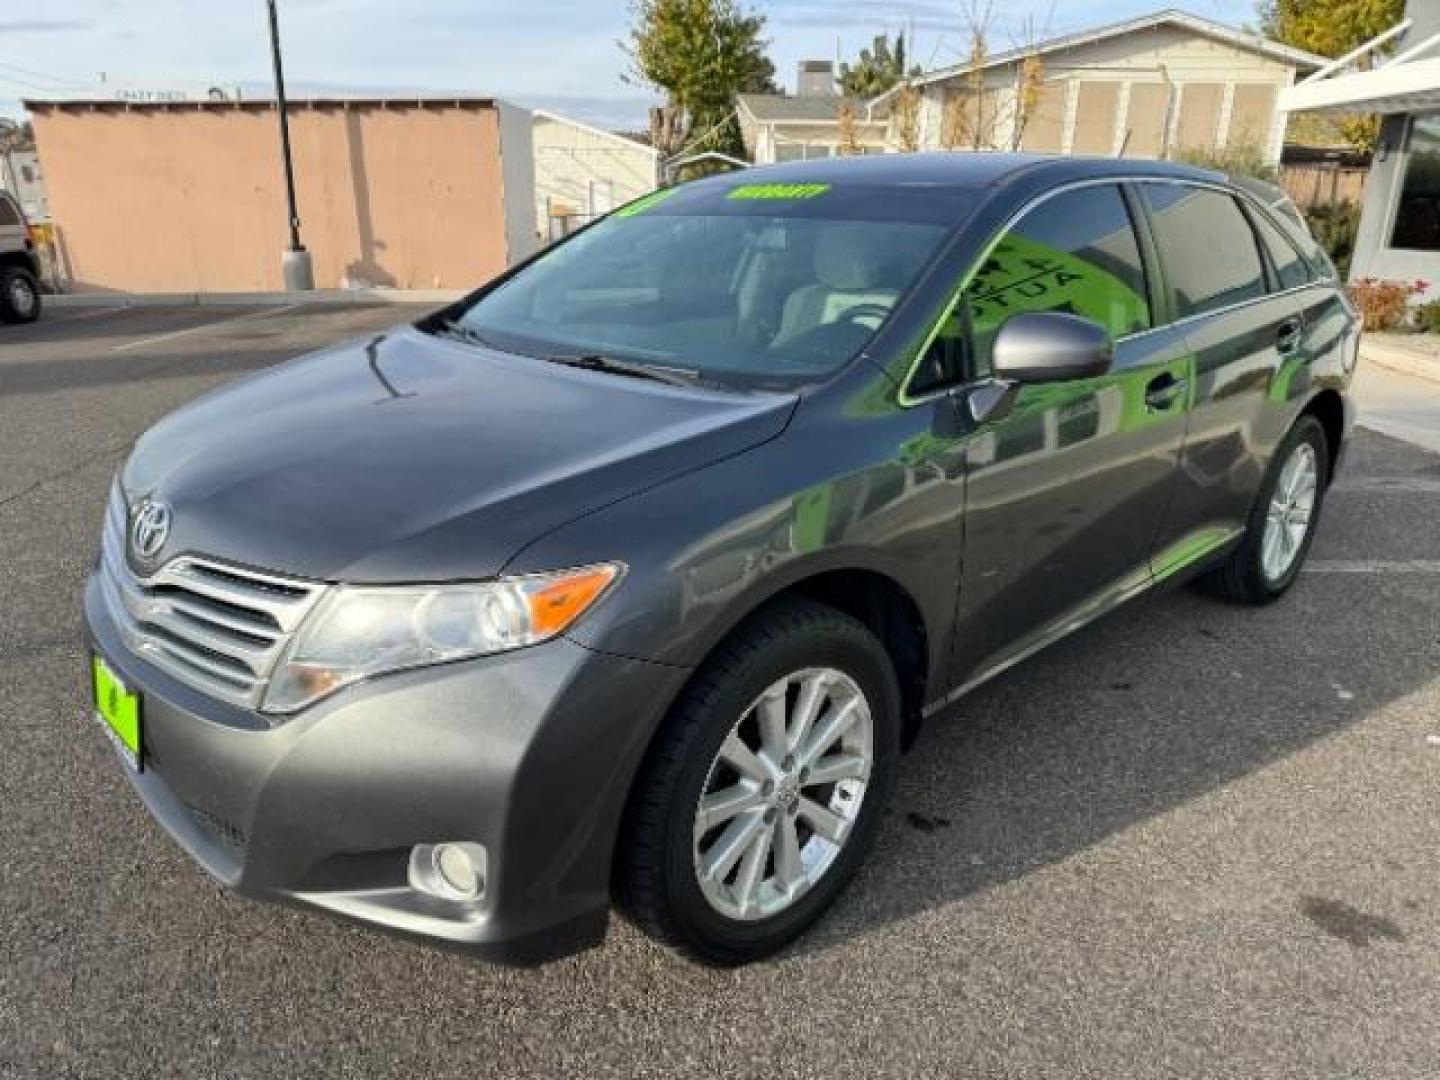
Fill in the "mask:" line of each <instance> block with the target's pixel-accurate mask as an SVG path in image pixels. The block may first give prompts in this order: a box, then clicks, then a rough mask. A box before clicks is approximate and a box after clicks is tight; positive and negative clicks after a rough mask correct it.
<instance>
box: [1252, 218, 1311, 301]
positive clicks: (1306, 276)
mask: <svg viewBox="0 0 1440 1080" xmlns="http://www.w3.org/2000/svg"><path fill="white" fill-rule="evenodd" d="M1251 217H1253V218H1254V219H1255V231H1256V232H1258V233H1259V234H1260V242H1261V243H1262V244H1264V245H1265V250H1266V252H1267V253H1269V255H1270V265H1271V266H1273V267H1274V268H1275V277H1276V283H1277V285H1278V286H1279V288H1280V289H1281V290H1282V291H1283V290H1285V289H1297V288H1299V287H1300V286H1301V285H1307V284H1309V283H1310V281H1312V280H1313V278H1314V274H1313V272H1312V271H1311V269H1310V264H1309V263H1307V262H1306V261H1305V260H1304V258H1302V257H1301V255H1300V253H1299V252H1298V251H1296V250H1295V245H1294V244H1292V243H1290V241H1289V240H1287V239H1286V238H1285V236H1284V235H1283V234H1282V233H1281V232H1280V230H1279V229H1278V228H1277V227H1276V226H1275V225H1274V224H1273V223H1272V222H1271V221H1270V219H1269V218H1267V217H1266V216H1265V215H1264V214H1252V215H1251Z"/></svg>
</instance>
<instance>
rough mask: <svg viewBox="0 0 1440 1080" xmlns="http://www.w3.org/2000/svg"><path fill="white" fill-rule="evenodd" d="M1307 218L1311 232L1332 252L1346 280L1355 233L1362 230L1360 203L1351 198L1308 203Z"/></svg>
mask: <svg viewBox="0 0 1440 1080" xmlns="http://www.w3.org/2000/svg"><path fill="white" fill-rule="evenodd" d="M1305 220H1306V221H1307V222H1308V223H1309V225H1310V232H1311V233H1313V234H1314V236H1315V239H1316V240H1317V241H1318V242H1319V244H1320V246H1321V247H1322V248H1324V249H1325V252H1326V254H1328V255H1329V256H1330V261H1331V262H1333V263H1334V264H1335V269H1336V270H1337V271H1338V272H1339V274H1340V280H1341V281H1344V280H1345V279H1346V278H1347V277H1349V276H1350V259H1351V257H1352V256H1353V255H1354V254H1355V234H1356V233H1357V232H1359V230H1360V207H1359V205H1358V204H1356V203H1353V202H1351V201H1350V200H1349V199H1341V200H1340V201H1339V202H1333V203H1317V204H1316V205H1315V206H1311V207H1307V208H1306V210H1305Z"/></svg>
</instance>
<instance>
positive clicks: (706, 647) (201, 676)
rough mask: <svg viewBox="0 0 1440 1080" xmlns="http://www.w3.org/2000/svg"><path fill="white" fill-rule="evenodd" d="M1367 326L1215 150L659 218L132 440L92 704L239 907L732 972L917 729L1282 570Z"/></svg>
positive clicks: (901, 180)
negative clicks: (679, 953) (969, 699)
mask: <svg viewBox="0 0 1440 1080" xmlns="http://www.w3.org/2000/svg"><path fill="white" fill-rule="evenodd" d="M1257 191H1260V194H1257ZM1277 207H1278V209H1277ZM1357 342H1358V333H1357V326H1356V318H1355V313H1354V311H1353V309H1352V308H1351V307H1350V305H1349V303H1348V301H1347V300H1346V298H1345V296H1344V294H1343V292H1342V290H1341V289H1340V287H1339V285H1338V284H1337V281H1336V277H1335V271H1334V269H1333V267H1332V266H1331V265H1330V263H1329V261H1328V260H1327V259H1326V258H1325V256H1324V255H1323V254H1322V253H1321V252H1320V251H1319V250H1318V249H1317V247H1316V245H1315V243H1314V241H1313V240H1312V239H1311V238H1310V236H1309V235H1308V234H1307V233H1306V232H1305V230H1304V228H1303V226H1301V225H1299V224H1298V222H1297V221H1295V220H1294V219H1293V218H1292V217H1291V216H1290V215H1289V214H1288V213H1286V212H1285V206H1284V203H1283V201H1281V202H1277V201H1275V200H1272V199H1268V198H1266V197H1264V194H1263V191H1261V189H1257V188H1255V187H1253V186H1240V185H1237V184H1232V183H1230V182H1229V181H1228V180H1227V179H1226V178H1225V177H1222V176H1220V175H1217V174H1214V173H1210V172H1204V171H1199V170H1196V169H1191V168H1186V167H1180V166H1172V165H1167V164H1161V163H1154V162H1138V161H1136V162H1122V161H1102V160H1083V159H1049V158H1039V157H1023V156H992V155H983V154H974V155H970V154H949V155H936V156H929V155H896V156H886V157H868V158H853V159H849V160H840V161H827V162H823V163H821V162H813V163H808V164H796V165H787V166H781V167H778V168H773V169H765V170H752V171H748V172H743V173H738V174H731V175H728V176H720V177H713V178H710V179H706V180H703V181H698V182H695V183H691V184H685V185H683V186H680V187H676V188H671V189H667V190H662V191H659V192H656V193H654V194H652V195H650V196H647V197H645V198H643V199H641V200H639V201H637V202H634V203H632V204H630V205H628V206H626V207H623V208H622V209H620V210H618V211H616V212H614V213H612V214H610V215H609V216H608V217H607V218H605V219H604V220H602V221H600V222H599V223H597V224H595V225H593V226H591V227H590V228H588V229H586V230H584V231H583V232H581V233H578V234H577V235H575V236H574V237H573V238H571V239H569V240H568V241H566V242H564V243H562V244H560V245H558V246H556V247H553V248H551V249H549V250H548V251H546V252H544V253H543V254H541V255H540V256H539V257H537V258H535V259H533V260H532V261H530V262H529V263H527V264H525V265H522V266H520V267H518V268H516V269H515V270H513V271H512V272H510V273H509V274H507V275H506V276H504V277H501V278H499V279H497V280H495V281H493V282H491V283H490V284H488V285H486V286H485V287H483V288H482V289H480V290H479V291H477V292H475V293H473V294H472V295H470V296H468V297H466V298H465V299H464V300H462V301H460V302H458V303H455V304H454V305H452V306H450V307H448V308H446V309H444V310H443V311H440V312H438V313H437V314H435V315H433V316H430V317H428V318H426V319H424V320H422V321H421V322H419V323H418V324H416V325H406V326H400V327H397V328H396V329H394V330H392V331H390V332H387V333H384V334H381V335H379V336H377V337H374V338H372V339H370V340H365V341H356V342H351V343H347V344H343V345H339V346H336V347H334V348H329V349H325V350H323V351H321V352H318V353H315V354H313V355H311V356H307V357H305V358H303V359H299V360H296V361H294V362H293V363H289V364H286V365H284V366H282V367H279V368H276V369H273V370H270V371H266V372H263V373H261V374H258V375H256V376H254V377H251V378H249V379H246V380H244V381H242V382H240V383H237V384H235V385H231V386H228V387H226V388H224V389H222V390H220V391H218V392H216V393H213V394H210V395H208V396H207V397H204V398H202V399H201V400H199V401H196V402H194V403H193V404H190V405H188V406H187V407H185V408H182V409H181V410H180V411H178V412H176V413H175V414H174V415H172V416H170V417H169V418H168V419H166V420H164V421H163V422H161V423H160V424H158V425H156V426H155V427H154V428H153V429H151V430H150V431H149V432H147V433H146V434H145V435H144V436H143V437H141V438H140V439H139V441H138V442H137V443H136V445H135V447H134V450H133V452H132V453H131V454H130V456H129V459H128V461H127V462H126V463H125V465H124V467H123V468H122V470H121V472H120V474H119V476H118V477H117V478H116V481H115V485H114V490H113V492H112V494H111V496H110V502H109V508H108V512H107V516H106V520H105V524H104V539H103V543H102V547H101V553H100V557H99V560H98V564H97V566H96V568H95V571H94V574H93V576H92V577H91V579H90V581H89V584H88V587H87V589H86V595H85V613H86V616H87V621H88V625H89V628H90V634H91V645H92V650H93V656H92V659H91V664H92V666H91V670H90V672H89V674H90V676H91V678H92V679H93V683H94V688H95V698H96V713H97V715H98V716H99V718H100V719H101V720H102V721H103V730H105V731H106V732H107V733H108V734H109V735H110V736H111V738H112V741H113V742H114V744H115V747H116V749H117V751H118V754H119V756H120V758H121V759H122V760H123V762H124V766H123V767H124V771H125V774H126V776H127V777H128V778H129V780H130V782H131V783H132V784H133V785H134V787H135V788H136V789H137V791H138V792H139V794H140V796H141V797H142V798H143V799H144V801H145V803H146V804H147V805H148V807H149V809H150V811H151V812H152V813H153V814H154V816H155V817H156V818H158V819H159V820H160V822H161V823H162V824H163V825H164V827H165V828H166V829H167V830H168V831H169V832H170V833H171V834H172V835H173V837H174V838H175V839H176V840H177V841H178V842H179V843H180V844H181V845H182V846H183V847H184V848H185V849H186V850H187V851H188V852H189V853H190V854H191V855H192V856H194V858H195V859H196V860H197V861H198V862H199V863H200V864H201V865H202V866H203V867H204V868H205V869H206V870H208V871H209V872H210V873H211V874H213V875H214V876H215V877H216V878H218V879H220V880H221V881H222V882H224V883H226V884H228V885H231V886H234V887H235V888H237V889H239V890H240V891H241V892H243V893H247V894H250V895H253V896H257V897H265V898H269V899H278V900H285V901H290V902H296V903H300V904H303V905H307V906H310V907H314V908H321V909H325V910H327V911H330V912H333V913H337V914H339V915H342V916H347V917H350V918H353V919H358V920H361V921H364V922H367V923H370V924H373V925H376V926H380V927H385V928H388V929H391V930H395V931H400V932H403V933H409V934H412V935H418V936H421V937H424V938H428V939H431V940H440V941H444V942H448V943H450V944H452V945H455V946H457V947H461V948H465V949H468V950H471V951H473V952H476V953H479V954H480V955H483V956H487V957H490V958H494V959H499V960H507V961H512V962H534V961H538V960H541V959H545V958H547V957H552V956H556V955H560V954H564V953H566V952H571V951H574V950H576V949H578V948H581V947H584V946H588V945H593V944H595V943H597V942H599V941H600V940H601V938H602V937H603V934H604V930H605V926H606V921H607V917H608V912H609V909H610V907H611V901H612V897H613V899H614V901H615V903H616V905H617V906H618V907H619V908H620V909H621V910H622V911H624V912H625V913H627V915H628V916H629V917H630V918H631V919H633V921H634V922H635V923H637V924H638V925H639V926H640V927H642V928H643V929H644V930H645V931H647V932H648V933H650V934H652V935H654V936H655V937H657V938H660V939H662V940H663V941H666V942H669V943H671V944H673V945H675V946H677V947H679V948H681V949H683V950H685V951H686V952H688V953H689V954H691V955H692V956H695V957H698V958H700V959H702V960H704V961H707V962H711V963H717V964H732V963H740V962H743V961H746V960H750V959H754V958H757V957H760V956H764V955H766V954H768V953H771V952H773V951H774V950H776V949H778V948H780V947H781V946H783V945H784V944H785V943H787V942H789V941H790V940H792V939H793V938H795V937H796V936H797V935H798V934H800V933H801V932H802V931H803V930H804V929H805V928H806V926H808V925H809V924H810V923H812V922H813V921H814V920H815V919H816V918H817V917H818V916H819V915H820V914H821V913H822V912H823V911H824V910H825V909H826V908H827V907H828V906H829V905H830V904H831V903H832V902H834V900H835V899H836V897H837V895H838V894H839V893H840V892H841V890H842V889H843V888H844V887H845V884H846V882H847V880H848V879H849V878H850V877H851V875H852V874H854V872H855V870H856V867H857V865H858V864H859V863H860V861H861V860H862V858H863V857H864V855H865V851H866V848H867V847H868V846H869V845H870V843H871V841H872V839H873V838H874V836H875V834H876V829H877V825H878V824H879V821H880V818H881V815H882V814H883V812H884V810H885V803H886V800H887V798H888V797H889V795H890V792H891V786H892V784H893V781H894V778H895V773H896V768H897V765H898V763H899V759H900V755H901V752H902V750H903V749H904V748H905V747H907V746H908V745H909V744H910V742H911V741H912V740H913V738H914V736H915V734H916V730H917V728H918V727H919V726H920V725H921V724H922V722H923V721H924V720H925V718H927V717H930V716H933V715H935V714H937V713H939V712H941V711H942V710H943V709H945V707H946V706H947V705H949V704H950V703H951V702H953V701H955V700H956V699H957V698H958V697H960V696H961V695H963V694H964V693H965V692H966V691H967V690H969V689H970V688H972V687H974V686H976V685H977V684H979V683H981V682H983V681H985V680H986V679H988V678H990V677H991V676H993V675H995V674H997V673H998V672H1001V671H1004V670H1005V669H1006V668H1008V667H1010V666H1011V665H1013V664H1015V663H1016V662H1017V661H1019V660H1021V659H1023V658H1024V657H1026V656H1028V655H1029V654H1031V653H1033V652H1035V651H1036V650H1037V649H1040V648H1041V647H1043V646H1044V645H1046V644H1048V643H1049V642H1052V641H1054V640H1056V639H1057V638H1059V637H1061V636H1063V635H1064V634H1067V633H1069V632H1070V631H1072V630H1074V629H1076V628H1077V627H1079V626H1082V625H1084V624H1085V623H1087V622H1089V621H1090V620H1092V619H1094V618H1096V617H1098V616H1100V615H1102V614H1104V613H1106V612H1108V611H1110V610H1111V609H1112V608H1115V607H1117V606H1118V605H1120V604H1121V603H1123V602H1124V601H1126V600H1128V599H1130V598H1131V597H1134V596H1136V595H1137V594H1139V593H1142V592H1144V591H1145V590H1147V589H1150V588H1153V587H1155V586H1157V585H1161V584H1162V583H1165V584H1169V583H1174V582H1179V581H1182V580H1186V579H1189V578H1199V579H1200V580H1201V581H1203V582H1204V583H1205V584H1206V585H1208V586H1209V587H1210V588H1211V589H1212V590H1213V591H1215V592H1217V593H1219V594H1221V595H1222V596H1224V597H1228V598H1230V599H1232V600H1237V601H1242V602H1246V603H1252V604H1258V603H1265V602H1267V601H1270V600H1274V599H1275V598H1276V597H1278V596H1280V595H1281V594H1282V593H1284V592H1285V590H1286V589H1287V588H1289V587H1290V586H1291V584H1292V583H1293V582H1294V580H1295V578H1296V574H1297V573H1298V571H1299V569H1300V566H1301V563H1302V562H1303V561H1304V559H1305V555H1306V551H1307V548H1308V547H1309V544H1310V541H1311V538H1312V537H1313V535H1314V530H1315V526H1316V522H1317V520H1318V517H1319V511H1320V506H1321V502H1322V500H1323V498H1324V495H1325V491H1326V486H1327V485H1328V483H1329V482H1330V479H1331V477H1332V476H1333V475H1334V472H1335V465H1336V462H1337V460H1338V459H1339V457H1340V454H1341V450H1342V448H1343V446H1344V442H1345V437H1346V432H1347V430H1348V428H1349V425H1350V422H1351V407H1350V405H1349V404H1347V399H1346V396H1345V392H1346V388H1347V385H1348V383H1349V381H1350V374H1351V372H1352V370H1353V368H1354V366H1355V361H1356V350H1357Z"/></svg>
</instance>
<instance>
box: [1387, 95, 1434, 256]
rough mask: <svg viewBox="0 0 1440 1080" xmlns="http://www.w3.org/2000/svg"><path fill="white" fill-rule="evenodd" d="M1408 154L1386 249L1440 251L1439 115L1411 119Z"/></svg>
mask: <svg viewBox="0 0 1440 1080" xmlns="http://www.w3.org/2000/svg"><path fill="white" fill-rule="evenodd" d="M1408 150H1409V153H1408V154H1407V155H1406V161H1405V165H1404V169H1405V180H1404V183H1403V184H1402V185H1401V187H1400V204H1399V206H1398V208H1397V209H1396V212H1395V229H1394V231H1393V232H1392V233H1391V234H1390V246H1391V247H1393V248H1404V249H1406V250H1409V251H1440V115H1436V114H1431V115H1429V116H1417V117H1415V119H1414V120H1413V121H1412V123H1411V125H1410V140H1409V146H1408Z"/></svg>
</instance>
